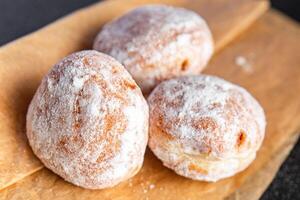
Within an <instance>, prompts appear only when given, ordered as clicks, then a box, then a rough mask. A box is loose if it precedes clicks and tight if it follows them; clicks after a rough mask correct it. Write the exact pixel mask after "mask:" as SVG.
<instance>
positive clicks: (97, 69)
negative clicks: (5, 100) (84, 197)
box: [27, 51, 148, 189]
mask: <svg viewBox="0 0 300 200" xmlns="http://www.w3.org/2000/svg"><path fill="white" fill-rule="evenodd" d="M147 130H148V106H147V104H146V101H145V99H144V98H143V96H142V93H141V91H140V89H139V88H138V87H137V85H136V83H135V82H134V80H133V79H132V78H131V76H130V75H129V73H128V72H127V71H126V70H125V69H124V67H123V66H122V65H121V64H119V63H118V62H117V61H116V60H114V59H113V58H111V57H109V56H106V55H104V54H101V53H98V52H96V51H82V52H77V53H74V54H72V55H70V56H68V57H66V58H64V59H63V60H62V61H61V62H59V63H58V64H57V65H55V66H54V68H53V69H51V71H50V72H49V74H48V75H47V76H46V77H45V78H44V79H43V81H42V83H41V85H40V87H39V88H38V90H37V92H36V94H35V96H34V98H33V100H32V102H31V104H30V107H29V110H28V114H27V136H28V139H29V143H30V145H31V147H32V149H33V151H34V153H35V154H36V155H37V156H38V157H39V158H40V159H41V161H42V162H43V163H44V164H45V165H46V167H48V168H49V169H51V170H52V171H54V172H55V173H57V174H59V175H60V176H62V177H63V178H64V179H66V180H67V181H69V182H72V183H74V184H76V185H79V186H82V187H85V188H90V189H98V188H106V187H111V186H114V185H116V184H117V183H119V182H121V181H123V180H125V179H127V178H128V177H131V176H133V175H135V173H136V172H137V169H140V167H141V166H142V162H143V156H144V152H145V148H146V144H147V138H148V136H147V134H148V132H147Z"/></svg>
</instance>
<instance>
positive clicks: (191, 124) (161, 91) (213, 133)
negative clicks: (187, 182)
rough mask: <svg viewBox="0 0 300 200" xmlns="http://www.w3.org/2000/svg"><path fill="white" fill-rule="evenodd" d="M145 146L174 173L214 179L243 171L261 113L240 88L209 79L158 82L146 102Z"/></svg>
mask: <svg viewBox="0 0 300 200" xmlns="http://www.w3.org/2000/svg"><path fill="white" fill-rule="evenodd" d="M148 103H149V106H150V137H149V146H150V148H151V149H152V151H153V152H154V154H155V155H156V156H157V157H158V158H159V159H161V160H162V161H163V163H164V165H166V166H167V167H169V168H171V169H173V170H175V172H176V173H178V174H180V175H183V176H186V177H189V178H192V179H196V180H205V181H217V180H219V179H221V178H225V177H228V176H232V175H234V174H235V173H237V172H239V171H241V170H243V169H245V168H246V167H247V166H248V165H249V164H250V163H251V162H252V161H253V159H254V158H255V155H256V151H257V150H258V149H259V147H260V146H261V143H262V141H263V138H264V133H265V126H266V122H265V115H264V111H263V109H262V108H261V106H260V105H259V104H258V102H257V101H256V100H255V99H254V98H253V97H252V96H251V95H250V94H249V93H248V92H247V91H246V90H245V89H243V88H241V87H239V86H237V85H234V84H232V83H229V82H227V81H225V80H222V79H220V78H217V77H214V76H206V75H201V76H190V77H180V78H177V79H171V80H168V81H165V82H162V83H161V84H160V85H158V86H157V87H156V88H155V89H154V91H153V92H152V93H151V95H150V96H149V98H148Z"/></svg>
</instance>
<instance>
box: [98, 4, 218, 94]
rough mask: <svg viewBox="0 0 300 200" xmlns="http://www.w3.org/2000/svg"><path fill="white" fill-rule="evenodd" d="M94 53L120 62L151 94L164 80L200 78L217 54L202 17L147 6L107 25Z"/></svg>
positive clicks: (172, 8)
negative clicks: (188, 77)
mask: <svg viewBox="0 0 300 200" xmlns="http://www.w3.org/2000/svg"><path fill="white" fill-rule="evenodd" d="M94 49H95V50H98V51H101V52H104V53H107V54H109V55H111V56H113V57H114V58H116V59H117V60H118V61H120V62H121V63H122V64H123V65H124V66H125V67H126V68H127V70H128V71H129V72H130V73H131V74H132V76H133V78H134V79H135V80H136V82H137V83H138V85H139V86H140V87H141V89H142V91H143V92H144V93H146V94H147V93H149V92H150V91H151V90H152V89H153V88H154V87H155V85H157V84H158V83H159V82H161V81H163V80H166V79H169V78H172V77H177V76H182V75H188V74H198V73H199V72H200V71H201V70H202V69H203V68H204V67H205V65H206V64H207V62H208V60H209V59H210V57H211V55H212V53H213V41H212V36H211V33H210V30H209V28H208V26H207V24H206V22H205V21H204V20H203V19H202V18H201V17H200V16H199V15H198V14H196V13H194V12H192V11H190V10H186V9H184V8H175V7H170V6H164V5H147V6H142V7H139V8H136V9H134V10H132V11H130V12H129V13H127V14H125V15H123V16H121V17H120V18H118V19H116V20H114V21H112V22H110V23H108V24H106V25H105V26H104V27H103V29H102V30H101V32H100V33H99V34H98V36H97V38H96V39H95V41H94Z"/></svg>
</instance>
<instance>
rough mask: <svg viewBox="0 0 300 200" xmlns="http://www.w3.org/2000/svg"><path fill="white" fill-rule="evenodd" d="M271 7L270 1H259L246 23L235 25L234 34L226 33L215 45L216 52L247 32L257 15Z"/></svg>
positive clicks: (232, 31)
mask: <svg viewBox="0 0 300 200" xmlns="http://www.w3.org/2000/svg"><path fill="white" fill-rule="evenodd" d="M269 8H270V3H269V1H267V0H263V1H259V3H258V6H257V8H256V9H257V10H256V12H253V13H251V14H250V15H249V16H247V19H246V20H245V23H243V24H241V25H240V26H235V27H234V29H233V30H231V33H234V34H230V33H229V34H225V35H224V37H223V38H222V39H221V40H220V41H219V43H218V44H217V45H216V47H215V52H214V54H216V53H218V52H219V51H220V50H222V49H223V48H224V47H226V46H227V45H228V44H229V43H230V42H232V41H233V40H234V39H235V38H236V37H237V36H238V35H240V34H242V33H243V32H245V31H246V30H247V29H248V28H250V27H251V25H252V24H253V23H254V22H255V21H256V20H257V19H258V18H257V16H262V15H263V14H264V13H265V12H266V11H267V10H269Z"/></svg>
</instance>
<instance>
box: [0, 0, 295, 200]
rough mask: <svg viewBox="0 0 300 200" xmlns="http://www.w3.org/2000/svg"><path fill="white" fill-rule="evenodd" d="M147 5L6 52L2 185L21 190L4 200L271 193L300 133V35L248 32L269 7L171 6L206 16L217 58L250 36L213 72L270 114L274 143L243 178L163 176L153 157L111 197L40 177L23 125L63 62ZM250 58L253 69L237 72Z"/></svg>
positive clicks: (104, 7) (276, 19) (55, 28)
mask: <svg viewBox="0 0 300 200" xmlns="http://www.w3.org/2000/svg"><path fill="white" fill-rule="evenodd" d="M145 2H155V1H128V3H127V2H126V5H123V3H122V1H121V0H115V1H108V2H105V3H101V4H98V5H95V6H92V7H90V8H87V9H85V10H82V11H79V12H77V13H75V14H73V15H71V16H69V17H67V18H65V19H63V20H60V21H58V22H56V23H54V24H52V25H50V26H48V27H46V28H44V29H42V30H40V31H38V32H36V33H34V34H31V35H29V36H26V37H25V38H22V39H20V40H18V41H16V42H13V43H11V44H9V45H7V46H4V47H2V48H1V49H0V87H1V90H0V97H1V98H0V99H1V100H0V131H1V136H0V177H1V179H0V183H2V185H1V186H2V188H4V187H5V186H8V185H10V184H12V183H14V182H16V181H18V180H19V181H18V182H17V183H15V184H13V185H11V186H9V187H6V188H5V189H3V190H1V191H0V199H16V198H21V199H81V198H85V199H96V198H97V199H99V198H100V199H221V198H225V197H227V198H229V199H255V198H258V197H259V196H260V195H261V193H262V192H263V191H264V189H265V188H266V186H267V185H268V183H269V182H270V181H271V180H272V178H273V176H274V175H275V173H276V171H277V169H278V167H279V165H280V164H281V162H282V161H283V159H284V158H285V156H286V155H287V154H288V152H289V150H290V149H291V148H292V146H293V144H294V143H295V141H296V140H297V137H298V136H299V134H297V131H299V127H300V101H299V95H298V91H299V90H300V78H299V77H300V67H299V63H300V58H299V56H298V57H297V52H299V51H300V39H299V37H298V36H299V35H300V29H299V27H298V26H297V25H295V24H294V23H293V22H291V21H289V20H288V19H285V18H283V17H282V16H280V15H279V14H277V13H274V12H268V13H267V14H265V15H263V16H262V17H261V18H260V19H259V20H258V21H257V22H256V23H255V24H254V25H253V26H250V27H249V25H250V24H251V23H252V22H253V21H254V20H255V19H256V18H257V17H258V16H260V15H261V14H262V13H263V11H264V10H265V9H266V7H267V4H266V2H264V1H245V0H234V1H233V0H232V1H225V0H224V1H222V0H213V1H209V0H203V1H196V0H195V1H178V0H177V1H175V0H174V1H171V0H168V1H165V2H168V3H170V4H175V5H180V6H185V7H189V8H192V9H194V10H196V11H197V12H199V13H201V15H203V16H204V17H205V18H206V19H207V20H208V23H209V25H210V27H211V28H212V31H213V35H214V38H215V41H216V46H217V50H220V49H221V48H222V47H225V46H226V45H227V44H228V42H229V41H231V40H232V39H233V38H235V37H236V36H237V35H238V34H239V33H241V32H242V31H243V30H245V29H246V28H247V27H249V28H247V31H246V32H245V33H243V34H242V35H241V36H239V37H238V38H236V39H235V41H234V42H233V43H232V44H230V45H227V46H226V47H225V48H224V49H223V50H222V51H219V52H218V53H217V54H216V55H215V56H214V58H213V60H212V61H211V63H210V64H209V66H208V68H207V69H206V70H205V72H204V73H207V74H215V75H218V76H221V77H223V78H225V79H227V80H229V81H233V82H234V83H237V84H240V85H242V86H243V87H245V88H247V89H248V90H249V91H250V92H251V93H252V94H253V95H254V96H255V97H256V98H257V99H258V100H259V101H260V102H261V103H262V105H263V107H264V108H265V111H266V114H267V120H268V126H267V134H266V139H265V141H264V144H263V146H262V148H261V150H260V151H259V153H258V156H257V159H256V160H255V161H254V163H253V164H251V166H250V167H249V168H248V169H247V170H245V171H244V172H242V173H239V174H237V175H236V176H234V177H231V178H228V179H225V180H222V181H219V182H217V183H205V182H197V181H192V180H189V179H186V178H183V177H180V176H178V175H176V174H175V173H173V172H172V171H170V170H168V169H167V168H165V167H163V166H162V164H161V163H160V161H158V160H157V159H156V158H155V157H154V156H153V154H152V153H151V152H150V151H147V153H146V158H145V163H144V166H143V168H142V170H141V172H140V173H139V174H138V175H137V176H135V177H134V178H132V179H131V180H129V181H127V182H124V183H122V184H120V185H119V186H117V187H114V188H112V189H106V190H97V191H91V190H85V189H81V188H79V187H76V186H73V185H71V184H69V183H66V182H65V181H63V180H62V179H60V178H59V177H58V176H56V175H54V174H53V173H52V172H50V171H48V170H47V169H45V168H43V169H41V168H42V165H41V164H40V163H39V162H38V161H37V159H35V158H34V156H33V155H32V153H31V151H30V149H29V148H28V145H27V144H26V138H25V137H24V131H25V127H24V122H25V117H24V116H25V114H26V109H27V106H28V103H29V102H30V99H31V97H32V95H33V93H34V91H35V89H36V87H37V86H38V84H39V81H40V79H41V77H42V75H44V74H45V72H46V71H47V69H49V67H51V66H52V65H53V64H54V63H55V62H57V60H58V59H59V58H61V57H63V56H65V55H67V54H68V53H70V52H73V51H76V50H79V49H83V48H89V47H90V44H91V40H92V38H93V36H94V35H95V33H96V32H97V30H98V29H99V27H100V26H101V25H102V24H103V23H104V22H106V21H107V20H109V19H111V18H112V17H115V16H116V15H119V14H121V13H123V12H124V11H126V10H128V9H130V8H131V7H133V6H136V5H137V4H139V3H145ZM81 22H83V23H82V24H80V23H81ZM79 24H80V26H79ZM81 25H82V26H81ZM241 58H242V59H243V60H244V61H246V62H244V63H240V62H237V61H238V60H241ZM35 171H37V172H36V173H34V174H32V173H33V172H35ZM30 174H32V175H30ZM29 175H30V176H29ZM26 176H27V177H26ZM24 177H26V178H24ZM22 178H23V179H22ZM20 179H22V180H20ZM3 180H4V181H3ZM1 181H2V182H1Z"/></svg>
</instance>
